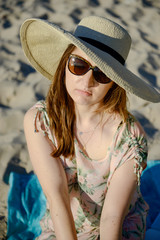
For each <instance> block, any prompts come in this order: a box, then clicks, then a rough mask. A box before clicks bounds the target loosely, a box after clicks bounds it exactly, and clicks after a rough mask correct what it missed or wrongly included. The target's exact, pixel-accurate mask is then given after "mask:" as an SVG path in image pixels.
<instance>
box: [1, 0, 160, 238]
mask: <svg viewBox="0 0 160 240" xmlns="http://www.w3.org/2000/svg"><path fill="white" fill-rule="evenodd" d="M88 15H98V16H104V17H108V18H110V19H112V20H114V21H117V22H118V23H120V24H121V25H122V26H124V27H125V28H126V29H127V30H128V31H129V33H130V34H131V36H132V39H133V42H132V48H131V52H130V54H129V57H128V60H127V67H128V68H129V69H130V70H132V71H133V72H134V73H135V74H138V75H139V76H140V77H141V78H143V79H144V80H146V81H147V82H149V83H150V84H151V85H152V86H154V87H156V88H157V89H159V90H160V77H159V76H160V43H159V39H160V31H159V29H160V28H159V27H160V1H159V0H152V1H151V0H123V1H122V0H80V1H76V0H46V1H43V0H26V1H25V0H0V239H4V238H5V236H6V226H7V225H6V221H7V194H8V190H9V185H8V177H9V173H10V172H11V171H16V172H21V173H24V172H30V171H31V170H32V166H31V164H30V161H29V156H28V152H27V147H26V142H25V138H24V132H23V117H24V113H25V111H26V110H27V109H28V108H29V107H30V106H32V105H33V104H34V103H35V102H36V101H37V100H39V99H44V98H45V95H46V92H47V89H48V86H49V81H48V80H46V79H44V78H43V77H42V76H41V75H40V74H39V73H36V72H35V70H34V69H33V68H32V67H31V66H30V65H29V63H28V62H27V60H26V58H25V56H24V54H23V51H22V49H21V45H20V39H19V28H20V25H21V24H22V22H23V21H24V20H25V19H27V18H32V17H38V18H41V19H47V20H49V21H51V22H54V23H57V24H58V25H59V26H62V27H63V28H65V29H67V30H69V31H73V29H74V27H75V25H76V24H77V23H78V22H79V21H80V20H81V18H83V17H85V16H88ZM129 102H130V104H129V109H130V110H131V111H132V112H134V114H135V115H136V116H137V118H138V119H139V120H140V122H141V124H142V125H143V127H144V129H145V131H146V133H147V135H148V140H149V156H148V159H150V160H155V159H157V160H158V159H160V104H153V103H149V102H147V101H144V100H141V99H139V98H137V97H135V96H133V95H129Z"/></svg>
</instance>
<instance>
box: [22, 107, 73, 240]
mask: <svg viewBox="0 0 160 240" xmlns="http://www.w3.org/2000/svg"><path fill="white" fill-rule="evenodd" d="M36 112H37V110H36V109H32V110H29V111H28V112H27V113H26V115H25V118H24V130H25V136H26V141H27V145H28V151H29V155H30V159H31V162H32V165H33V168H34V170H35V172H36V174H37V176H38V179H39V181H40V184H41V186H42V188H43V191H44V193H45V195H46V197H47V200H48V202H49V207H50V212H51V217H52V221H53V225H54V229H55V234H56V239H57V240H66V239H70V240H76V239H77V237H76V230H75V225H74V220H73V216H72V213H71V208H70V200H69V194H68V185H67V179H66V175H65V171H64V169H63V166H62V164H61V161H60V160H59V159H55V158H53V157H51V155H50V154H51V152H52V150H53V148H54V145H53V144H52V143H51V141H50V140H49V139H48V138H47V137H45V136H44V135H43V133H42V132H41V131H40V132H38V133H35V132H34V124H33V121H34V117H35V114H36ZM62 229H63V231H62Z"/></svg>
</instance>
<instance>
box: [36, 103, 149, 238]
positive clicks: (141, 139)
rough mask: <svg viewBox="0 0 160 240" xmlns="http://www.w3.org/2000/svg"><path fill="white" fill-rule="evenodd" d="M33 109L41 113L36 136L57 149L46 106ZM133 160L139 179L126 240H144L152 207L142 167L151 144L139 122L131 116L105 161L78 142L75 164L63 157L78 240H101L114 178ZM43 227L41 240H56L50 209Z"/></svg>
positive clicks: (124, 227)
mask: <svg viewBox="0 0 160 240" xmlns="http://www.w3.org/2000/svg"><path fill="white" fill-rule="evenodd" d="M33 108H36V109H37V114H36V116H35V121H34V125H35V132H36V131H43V133H44V134H45V135H47V136H48V138H49V139H50V140H51V141H52V142H53V144H55V146H56V140H55V139H54V136H53V135H52V133H51V131H50V128H49V118H48V115H47V112H46V106H45V102H44V101H41V102H38V103H37V104H36V105H35V106H34V107H33ZM42 125H43V127H42ZM131 159H135V165H134V169H133V171H134V172H135V174H136V176H137V189H136V191H135V193H134V195H133V197H132V200H131V203H130V207H129V211H128V214H127V216H126V217H125V220H124V223H123V233H122V235H123V237H122V239H123V240H127V239H130V240H136V239H137V240H141V239H144V234H145V224H146V215H147V211H148V205H147V204H146V203H145V201H144V200H143V198H142V195H141V193H140V187H139V185H140V176H141V173H142V171H143V167H142V164H143V166H144V165H145V166H146V161H147V141H146V138H145V134H144V132H143V130H142V128H141V126H140V124H139V123H138V122H137V121H136V120H135V118H134V117H133V116H131V115H130V116H129V117H128V119H127V122H126V123H123V124H122V123H121V124H120V125H119V127H118V129H117V131H116V133H115V136H114V139H113V142H112V145H111V147H110V149H108V151H107V152H106V156H105V158H104V159H101V160H98V161H97V160H94V159H90V158H89V157H88V156H86V155H85V153H84V152H83V151H82V149H81V147H80V146H79V144H78V141H77V139H76V138H75V157H74V158H73V159H72V160H70V159H68V158H64V157H63V156H62V157H61V162H62V165H63V167H64V170H65V172H66V176H67V180H68V189H69V194H70V203H71V210H72V214H73V217H74V222H75V227H76V231H77V237H78V240H97V239H98V237H99V231H100V229H99V224H100V217H101V211H102V207H103V203H104V199H105V195H106V194H107V189H108V187H109V184H110V181H111V179H112V176H113V174H114V172H115V171H116V169H117V168H119V167H120V166H121V165H122V164H125V163H126V162H127V161H129V160H131ZM124 187H125V186H124ZM41 227H42V234H41V235H40V236H39V237H38V238H37V239H38V240H44V239H45V240H52V239H56V237H55V234H54V227H53V224H52V220H51V216H50V212H49V208H47V211H46V214H45V216H44V217H43V219H42V220H41ZM62 228H63V226H62Z"/></svg>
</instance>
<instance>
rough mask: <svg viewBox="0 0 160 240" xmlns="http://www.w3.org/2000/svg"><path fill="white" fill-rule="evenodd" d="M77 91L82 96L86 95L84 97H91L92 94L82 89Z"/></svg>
mask: <svg viewBox="0 0 160 240" xmlns="http://www.w3.org/2000/svg"><path fill="white" fill-rule="evenodd" d="M76 91H77V92H78V93H79V94H81V95H84V96H91V95H92V93H91V92H90V91H88V90H81V89H76Z"/></svg>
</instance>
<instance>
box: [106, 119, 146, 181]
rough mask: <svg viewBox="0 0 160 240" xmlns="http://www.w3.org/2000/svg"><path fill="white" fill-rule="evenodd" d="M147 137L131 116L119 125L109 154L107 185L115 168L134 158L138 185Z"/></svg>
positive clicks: (143, 165) (142, 168)
mask: <svg viewBox="0 0 160 240" xmlns="http://www.w3.org/2000/svg"><path fill="white" fill-rule="evenodd" d="M147 155H148V147H147V139H146V136H145V132H144V130H143V128H142V127H141V125H140V124H139V122H138V121H136V120H135V119H133V118H131V117H130V119H129V120H128V122H127V123H125V124H123V126H122V127H121V129H120V131H119V134H118V136H117V139H116V141H115V144H114V146H113V149H112V152H111V156H110V175H109V178H108V185H109V183H110V180H111V178H112V176H113V174H114V172H115V171H116V169H117V168H119V167H120V166H122V165H123V164H125V163H126V162H128V161H130V160H133V159H134V169H133V171H134V173H135V174H136V176H137V184H138V185H140V177H141V174H142V171H143V170H144V168H145V167H146V166H147Z"/></svg>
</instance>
